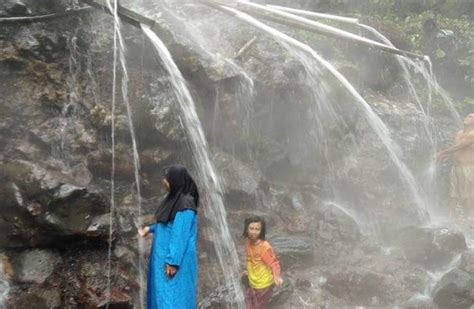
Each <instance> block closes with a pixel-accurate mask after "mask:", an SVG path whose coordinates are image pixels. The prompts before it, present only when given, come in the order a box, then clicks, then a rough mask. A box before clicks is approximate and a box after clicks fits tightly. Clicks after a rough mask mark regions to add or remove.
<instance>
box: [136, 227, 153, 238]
mask: <svg viewBox="0 0 474 309" xmlns="http://www.w3.org/2000/svg"><path fill="white" fill-rule="evenodd" d="M138 234H139V235H140V236H141V237H145V236H147V235H148V234H150V227H149V226H145V227H142V228H139V229H138Z"/></svg>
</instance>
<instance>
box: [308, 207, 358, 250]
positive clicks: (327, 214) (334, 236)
mask: <svg viewBox="0 0 474 309" xmlns="http://www.w3.org/2000/svg"><path fill="white" fill-rule="evenodd" d="M317 235H318V237H319V238H320V239H321V240H323V241H324V242H330V243H335V242H339V241H342V242H349V243H351V244H355V243H357V242H358V241H359V239H360V237H361V233H360V228H359V225H358V223H357V221H356V219H355V218H354V217H353V216H352V215H351V214H350V213H349V212H347V211H346V210H344V209H343V208H340V207H338V206H337V205H334V204H326V205H324V206H323V207H322V210H321V217H320V219H319V229H318V234H317Z"/></svg>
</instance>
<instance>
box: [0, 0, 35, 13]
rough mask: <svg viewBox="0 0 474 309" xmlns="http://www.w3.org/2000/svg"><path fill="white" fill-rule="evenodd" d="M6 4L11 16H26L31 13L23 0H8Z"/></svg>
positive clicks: (6, 9)
mask: <svg viewBox="0 0 474 309" xmlns="http://www.w3.org/2000/svg"><path fill="white" fill-rule="evenodd" d="M4 6H5V11H7V13H9V14H10V15H11V16H24V15H28V14H29V13H30V11H29V10H28V7H27V6H26V5H25V4H24V3H23V2H21V1H13V0H8V1H6V4H5V5H4Z"/></svg>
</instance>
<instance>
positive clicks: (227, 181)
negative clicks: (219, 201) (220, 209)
mask: <svg viewBox="0 0 474 309" xmlns="http://www.w3.org/2000/svg"><path fill="white" fill-rule="evenodd" d="M214 164H215V165H216V168H217V170H218V171H219V175H220V177H221V179H222V180H223V183H224V191H225V198H226V206H227V207H232V208H235V209H242V208H247V209H255V208H257V193H258V190H259V186H260V183H261V182H262V180H263V177H262V174H261V173H260V171H259V170H258V169H256V168H254V167H251V166H249V165H246V164H244V163H243V162H242V161H240V160H238V159H236V158H235V157H233V156H231V155H229V154H226V153H224V152H218V153H216V154H215V156H214Z"/></svg>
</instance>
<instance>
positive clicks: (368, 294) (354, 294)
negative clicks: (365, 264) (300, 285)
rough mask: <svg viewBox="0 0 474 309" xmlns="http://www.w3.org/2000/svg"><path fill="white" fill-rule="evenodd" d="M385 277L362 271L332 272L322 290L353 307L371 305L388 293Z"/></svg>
mask: <svg viewBox="0 0 474 309" xmlns="http://www.w3.org/2000/svg"><path fill="white" fill-rule="evenodd" d="M385 277H386V275H384V274H381V273H376V272H373V271H369V270H364V269H354V270H346V271H334V272H332V273H330V274H328V276H327V281H326V283H325V284H324V288H325V289H327V290H328V291H329V292H330V293H331V294H333V295H334V296H336V297H338V298H341V299H345V300H347V301H349V302H350V303H352V304H354V305H371V304H373V303H372V302H373V301H374V299H376V298H384V297H385V295H386V294H387V293H388V292H389V286H387V280H386V278H385Z"/></svg>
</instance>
